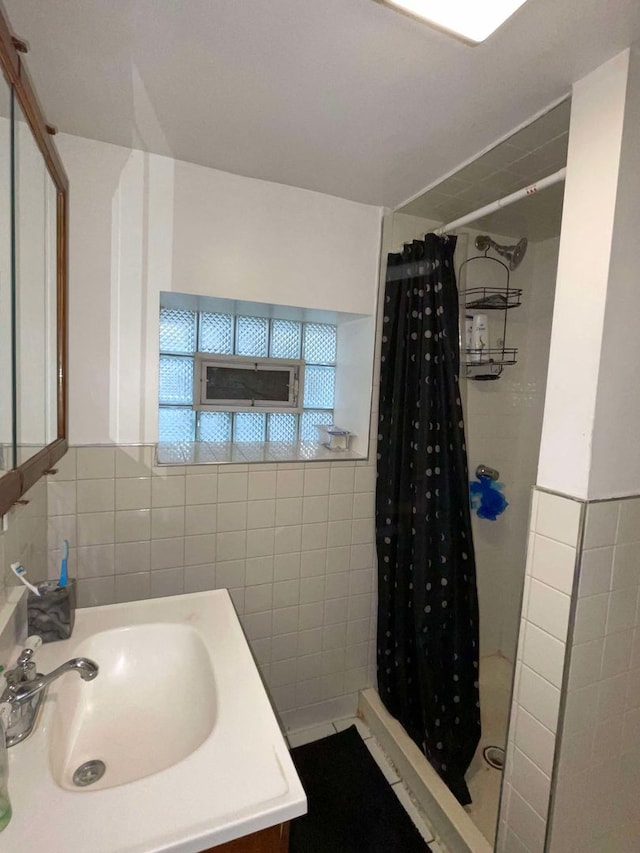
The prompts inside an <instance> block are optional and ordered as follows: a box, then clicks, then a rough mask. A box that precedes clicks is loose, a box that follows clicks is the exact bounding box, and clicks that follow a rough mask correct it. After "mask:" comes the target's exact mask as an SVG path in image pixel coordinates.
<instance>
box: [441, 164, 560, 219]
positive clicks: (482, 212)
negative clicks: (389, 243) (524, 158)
mask: <svg viewBox="0 0 640 853" xmlns="http://www.w3.org/2000/svg"><path fill="white" fill-rule="evenodd" d="M566 174H567V169H566V166H565V167H563V168H562V169H559V170H558V171H557V172H554V173H553V174H552V175H548V176H547V177H546V178H540V180H539V181H536V182H535V183H533V184H529V186H527V187H523V188H522V189H521V190H516V191H515V192H514V193H511V194H510V195H506V196H505V197H504V198H500V199H498V201H493V202H491V204H485V206H484V207H481V208H479V209H478V210H474V211H472V212H471V213H467V214H466V216H461V217H460V219H455V220H454V221H453V222H448V223H447V224H446V225H442V226H441V227H440V228H437V229H436V232H435V233H436V234H438V235H442V234H446V233H447V232H449V231H453V230H454V229H456V228H460V227H461V226H462V225H467V224H468V223H469V222H475V220H476V219H480V218H481V217H483V216H488V215H489V214H490V213H495V212H496V210H500V208H501V207H507V205H509V204H513V203H514V202H516V201H520V199H521V198H527V197H528V196H531V195H535V193H537V192H539V191H540V190H544V189H546V188H547V187H551V186H553V185H554V184H559V183H560V182H561V181H564V179H565V177H566Z"/></svg>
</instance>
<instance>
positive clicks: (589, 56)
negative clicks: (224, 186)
mask: <svg viewBox="0 0 640 853" xmlns="http://www.w3.org/2000/svg"><path fill="white" fill-rule="evenodd" d="M4 5H5V7H6V9H7V12H8V15H9V18H10V20H11V23H12V26H13V28H14V31H15V32H16V34H19V35H20V36H22V37H24V38H26V39H27V40H28V41H29V42H30V44H31V53H30V54H29V56H28V60H27V61H28V65H29V68H30V69H31V72H32V75H33V77H34V78H35V83H36V87H37V89H38V92H39V94H40V98H41V101H42V103H43V104H44V105H45V108H46V114H47V119H48V120H49V121H50V122H52V123H54V124H57V125H58V127H59V128H60V130H63V131H66V132H69V133H74V134H78V135H80V136H87V137H92V138H95V139H100V140H104V141H108V142H113V143H116V144H120V145H134V146H136V147H140V148H143V149H146V150H149V151H153V152H156V153H161V154H168V155H171V156H173V157H176V158H178V159H183V160H189V161H192V162H194V163H200V164H203V165H207V166H212V167H215V168H218V169H224V170H227V171H230V172H235V173H237V174H241V175H247V176H251V177H256V178H264V179H267V180H271V181H277V182H280V183H284V184H291V185H295V186H299V187H306V188H309V189H313V190H319V191H321V192H325V193H330V194H333V195H337V196H342V197H345V198H350V199H355V200H358V201H362V202H367V203H371V204H384V205H387V206H389V207H395V206H397V205H399V204H401V203H402V202H403V201H405V200H406V199H408V198H410V197H411V196H413V195H415V194H416V193H417V192H419V191H420V190H421V189H423V188H425V187H427V186H429V185H431V184H432V183H433V182H435V181H437V180H438V179H439V178H440V177H441V176H442V175H444V174H446V173H448V172H450V171H451V170H453V169H454V168H455V167H456V166H457V165H459V164H460V163H462V162H464V161H465V160H468V159H469V158H471V157H472V156H474V155H475V154H476V153H477V152H479V151H481V150H482V149H484V148H485V147H487V146H488V145H490V144H491V143H492V142H494V141H495V140H496V139H498V138H500V137H502V136H504V135H505V134H507V133H508V132H509V131H510V130H511V129H512V128H514V127H516V126H518V125H519V124H521V123H522V122H524V121H526V119H527V118H528V117H529V116H531V115H533V114H534V113H536V112H538V111H540V110H541V109H543V108H544V107H545V106H546V105H548V104H549V103H551V102H552V101H554V100H556V99H558V98H559V97H561V96H563V95H564V94H566V93H568V92H569V90H570V87H571V83H572V81H575V80H577V79H579V78H580V77H582V76H584V75H585V74H586V73H588V72H589V71H590V70H592V69H593V68H595V67H597V66H598V65H599V64H601V63H602V62H604V61H605V60H606V59H608V58H609V57H611V56H613V55H615V54H616V53H618V52H619V51H620V50H622V49H623V48H625V47H627V46H628V45H629V44H630V43H631V42H633V41H634V40H636V39H638V38H640V3H639V2H638V0H615V2H612V0H562V2H558V0H528V2H527V3H525V5H524V6H523V7H522V8H521V9H520V10H519V11H518V12H517V13H516V14H515V15H514V16H513V17H512V18H511V19H510V20H509V21H507V23H506V24H505V25H504V26H503V27H502V28H501V29H500V30H498V32H497V33H495V34H494V35H493V36H491V37H490V38H489V39H488V40H487V41H486V42H485V43H483V44H481V45H479V46H477V47H469V46H467V45H465V44H463V43H461V42H459V41H457V40H455V39H453V38H450V37H448V36H446V35H444V34H442V33H440V32H437V31H434V30H431V29H429V28H428V27H426V26H424V25H421V24H419V23H418V22H416V21H414V20H412V19H411V18H408V17H406V16H404V15H400V14H397V13H395V12H393V11H392V10H390V9H389V8H388V7H385V6H382V5H380V4H378V3H375V2H372V0H269V2H266V0H179V2H178V0H46V2H42V0H4Z"/></svg>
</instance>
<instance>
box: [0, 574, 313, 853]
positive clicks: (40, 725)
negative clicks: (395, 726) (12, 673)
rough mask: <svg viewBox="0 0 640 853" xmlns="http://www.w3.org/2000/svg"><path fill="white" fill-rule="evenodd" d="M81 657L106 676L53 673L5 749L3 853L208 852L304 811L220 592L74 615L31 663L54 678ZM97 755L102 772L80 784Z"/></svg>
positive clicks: (239, 632)
mask: <svg viewBox="0 0 640 853" xmlns="http://www.w3.org/2000/svg"><path fill="white" fill-rule="evenodd" d="M80 656H83V657H88V658H90V659H92V660H94V661H95V662H96V663H97V664H98V667H99V672H98V676H97V677H96V678H95V679H94V680H92V681H89V682H88V681H83V680H82V679H81V678H79V677H78V674H77V673H76V672H70V673H66V674H65V675H63V676H61V677H60V678H58V679H57V680H56V681H54V682H53V683H52V684H51V685H50V686H49V688H48V692H47V695H46V698H45V700H44V702H43V703H42V708H41V711H40V714H39V719H38V720H37V722H36V726H35V728H34V730H33V732H32V733H31V734H30V735H29V737H28V738H27V739H26V740H25V741H24V742H23V743H20V744H18V745H16V746H15V747H12V748H11V749H10V750H9V790H10V795H11V802H12V806H13V817H12V819H11V822H10V823H9V825H8V826H7V828H6V829H5V830H4V831H3V833H2V836H1V837H0V849H1V850H2V851H3V853H4V851H7V853H13V851H22V850H25V851H26V850H46V851H47V853H86V851H87V850H88V849H89V848H90V849H91V853H114V851H118V853H160V851H162V853H200V851H202V850H208V849H209V848H210V847H215V846H217V845H219V844H224V843H225V842H227V841H232V840H233V839H235V838H239V837H241V836H243V835H249V834H251V833H253V832H258V831H259V830H261V829H266V828H267V827H269V826H273V825H275V824H279V823H281V822H283V821H287V820H290V819H291V818H294V817H297V816H299V815H302V814H304V813H305V811H306V798H305V795H304V791H303V790H302V786H301V785H300V781H299V779H298V777H297V774H296V772H295V769H294V767H293V763H292V762H291V758H290V756H289V752H288V749H287V746H286V744H285V742H284V738H283V737H282V734H281V732H280V728H279V726H278V722H277V720H276V717H275V715H274V712H273V709H272V708H271V705H270V703H269V699H268V697H267V694H266V692H265V689H264V686H263V684H262V680H261V678H260V675H259V673H258V670H257V668H256V665H255V663H254V661H253V657H252V656H251V652H250V650H249V647H248V645H247V641H246V639H245V637H244V634H243V632H242V628H241V627H240V623H239V621H238V617H237V616H236V613H235V611H234V609H233V605H232V603H231V599H230V598H229V595H228V593H227V591H226V590H216V591H213V592H202V593H194V594H191V595H178V596H173V597H169V598H159V599H151V600H149V601H134V602H129V603H127V604H115V605H110V606H108V607H93V608H86V609H83V610H79V611H77V613H76V622H75V628H74V633H73V637H72V638H71V639H69V640H64V641H62V642H58V643H49V644H47V645H44V646H42V647H41V648H40V649H38V650H37V652H36V655H35V660H36V663H37V666H38V670H39V671H40V672H44V673H48V672H51V670H53V669H55V667H57V666H59V665H60V664H61V663H63V662H64V661H66V660H68V659H69V658H72V657H80ZM13 660H15V656H14V657H13ZM2 663H4V661H2ZM93 760H98V761H102V762H104V764H105V771H104V775H103V776H102V778H100V779H99V780H98V781H95V782H93V783H92V784H90V785H88V786H87V787H86V788H84V789H83V788H78V787H76V786H75V785H74V784H73V781H72V780H73V774H74V772H75V771H76V770H77V769H78V767H79V766H80V765H83V764H84V763H85V762H90V761H93ZM80 792H82V793H80Z"/></svg>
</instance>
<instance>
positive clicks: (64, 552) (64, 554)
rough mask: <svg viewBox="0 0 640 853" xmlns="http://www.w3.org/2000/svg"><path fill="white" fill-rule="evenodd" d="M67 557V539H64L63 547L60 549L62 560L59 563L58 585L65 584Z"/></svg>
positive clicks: (63, 585) (62, 585)
mask: <svg viewBox="0 0 640 853" xmlns="http://www.w3.org/2000/svg"><path fill="white" fill-rule="evenodd" d="M68 559H69V540H68V539H65V540H64V548H63V550H62V562H61V563H60V580H59V581H58V586H59V587H65V586H66V585H67V560H68Z"/></svg>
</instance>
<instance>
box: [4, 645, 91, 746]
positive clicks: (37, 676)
mask: <svg viewBox="0 0 640 853" xmlns="http://www.w3.org/2000/svg"><path fill="white" fill-rule="evenodd" d="M32 657H33V650H32V649H25V650H24V651H23V652H22V653H21V654H20V657H19V658H18V660H17V664H16V667H15V668H14V669H11V670H9V672H6V673H5V679H6V682H7V686H6V687H5V689H4V692H3V694H2V696H0V702H7V703H8V704H9V707H10V709H11V718H10V721H9V725H8V726H7V730H6V732H5V737H6V743H7V746H14V745H15V744H16V743H20V741H23V740H24V739H25V738H26V737H27V736H28V735H29V734H30V733H31V731H32V729H33V727H34V724H35V721H36V715H37V713H38V709H39V707H40V704H41V702H42V700H43V699H44V694H45V691H46V689H47V687H48V686H49V685H50V684H51V682H52V681H55V680H56V679H57V678H60V676H61V675H64V674H65V672H73V671H74V670H75V671H76V672H77V673H78V675H79V676H80V678H82V679H83V680H84V681H93V679H94V678H95V677H96V676H97V675H98V665H97V664H96V663H94V662H93V661H92V660H89V658H71V660H68V661H66V662H65V663H63V664H62V665H61V666H59V667H58V668H57V669H54V670H53V671H52V672H50V673H49V674H48V675H42V673H40V672H36V665H35V662H34V661H32V660H31V658H32Z"/></svg>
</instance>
